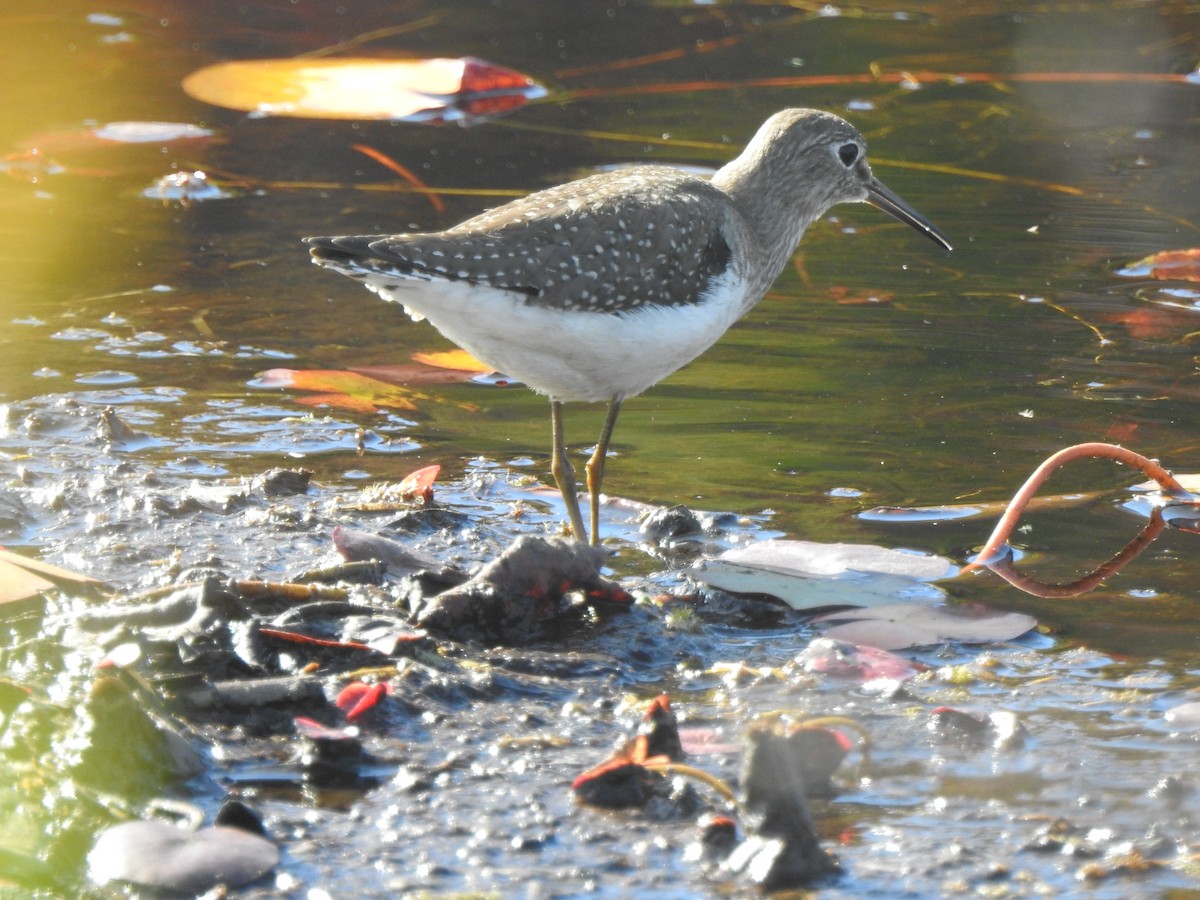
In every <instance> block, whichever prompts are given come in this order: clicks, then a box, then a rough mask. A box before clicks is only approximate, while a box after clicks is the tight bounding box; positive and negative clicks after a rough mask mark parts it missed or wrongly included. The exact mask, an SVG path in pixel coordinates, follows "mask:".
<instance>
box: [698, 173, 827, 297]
mask: <svg viewBox="0 0 1200 900" xmlns="http://www.w3.org/2000/svg"><path fill="white" fill-rule="evenodd" d="M712 183H713V185H714V186H715V187H717V188H719V189H720V190H721V191H723V192H724V193H725V194H726V195H727V196H728V197H729V198H730V200H732V201H733V204H734V206H735V207H736V208H737V210H738V211H739V212H740V213H741V214H742V216H743V218H744V219H745V221H746V223H747V224H748V225H749V226H750V228H751V229H752V230H753V232H754V239H755V243H756V244H757V246H758V250H759V251H760V252H761V253H762V254H763V257H764V260H763V261H764V263H765V265H764V266H763V267H762V268H761V269H760V273H761V275H762V277H763V278H765V280H766V281H767V284H766V286H764V287H763V290H764V291H765V290H766V289H767V287H770V284H771V283H773V282H774V281H775V279H776V277H778V275H779V273H780V272H782V271H783V267H784V266H785V265H787V262H788V260H789V259H791V257H792V254H793V253H795V252H796V246H797V245H798V244H799V243H800V238H801V237H802V236H803V234H804V230H805V229H806V228H807V227H808V226H809V225H811V224H812V223H813V222H814V221H816V220H817V219H819V218H820V217H821V215H822V214H824V212H825V209H824V208H817V207H816V206H814V205H813V204H810V203H807V202H805V200H804V198H798V197H794V196H792V195H791V194H790V192H788V191H786V190H781V187H782V185H781V184H779V183H778V179H776V178H772V177H770V175H769V172H768V171H767V167H766V166H764V165H762V163H761V158H760V157H759V156H758V155H751V154H748V153H743V154H742V155H741V156H739V157H738V158H737V159H734V160H732V161H731V162H729V163H727V164H726V165H725V166H724V167H722V168H721V169H719V170H718V171H717V173H716V174H715V175H713V178H712Z"/></svg>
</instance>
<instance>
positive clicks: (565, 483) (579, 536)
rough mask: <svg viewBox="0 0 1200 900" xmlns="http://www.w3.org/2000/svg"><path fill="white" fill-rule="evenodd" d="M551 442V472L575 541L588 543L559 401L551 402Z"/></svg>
mask: <svg viewBox="0 0 1200 900" xmlns="http://www.w3.org/2000/svg"><path fill="white" fill-rule="evenodd" d="M550 441H551V443H552V444H553V448H552V450H551V454H550V472H551V474H553V475H554V482H555V484H557V485H558V490H559V491H560V492H561V493H562V497H563V503H565V504H566V505H567V517H568V518H569V519H570V520H571V531H573V532H574V533H575V540H577V541H580V542H582V543H587V539H588V537H587V532H586V531H584V530H583V516H581V515H580V514H579V490H578V488H576V486H575V470H574V469H573V468H571V460H570V459H568V458H567V448H566V445H565V444H564V443H563V426H562V402H561V401H559V400H551V401H550Z"/></svg>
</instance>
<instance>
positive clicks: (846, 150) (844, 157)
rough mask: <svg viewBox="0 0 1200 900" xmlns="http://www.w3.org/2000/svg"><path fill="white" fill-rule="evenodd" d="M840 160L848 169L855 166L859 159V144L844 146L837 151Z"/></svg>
mask: <svg viewBox="0 0 1200 900" xmlns="http://www.w3.org/2000/svg"><path fill="white" fill-rule="evenodd" d="M837 155H838V159H840V160H841V161H842V165H843V166H845V167H846V168H847V169H848V168H850V167H851V166H852V165H854V163H855V161H856V160H857V159H858V144H842V146H840V147H838V149H837Z"/></svg>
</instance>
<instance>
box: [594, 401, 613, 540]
mask: <svg viewBox="0 0 1200 900" xmlns="http://www.w3.org/2000/svg"><path fill="white" fill-rule="evenodd" d="M620 411H621V398H620V397H613V398H612V400H610V401H609V403H608V415H607V416H605V418H604V427H603V428H602V429H601V430H600V440H599V441H597V442H596V449H595V450H594V451H592V456H591V459H589V460H588V461H587V486H588V501H589V502H590V503H591V505H592V509H591V513H592V544H599V543H600V486H601V484H603V482H604V460H605V458H606V457H607V456H608V442H609V440H610V439H611V438H612V433H613V426H615V425H616V424H617V414H618V413H619V412H620Z"/></svg>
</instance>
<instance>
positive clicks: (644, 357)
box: [364, 273, 745, 401]
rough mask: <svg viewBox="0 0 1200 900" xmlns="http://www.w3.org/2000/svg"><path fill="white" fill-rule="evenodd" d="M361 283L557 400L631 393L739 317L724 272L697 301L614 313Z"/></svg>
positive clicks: (738, 296)
mask: <svg viewBox="0 0 1200 900" xmlns="http://www.w3.org/2000/svg"><path fill="white" fill-rule="evenodd" d="M364 281H365V282H366V284H367V286H368V287H370V288H371V289H372V290H375V291H376V292H377V293H379V295H380V296H381V297H383V298H384V299H385V300H391V301H394V302H397V303H401V304H403V305H404V307H405V308H406V309H407V310H408V311H409V313H410V314H412V315H414V317H418V316H419V317H424V318H426V319H428V320H429V322H430V324H432V325H433V326H434V327H435V328H437V330H438V331H440V332H441V333H442V334H443V335H445V336H446V337H447V338H449V339H450V340H451V341H453V342H454V343H455V344H457V345H458V346H460V347H462V348H463V349H464V350H466V351H467V352H468V353H470V354H471V355H472V356H474V357H476V358H477V359H479V360H481V361H482V362H484V363H487V365H489V366H492V367H493V368H495V369H496V370H497V371H499V372H503V373H504V374H506V375H511V376H512V377H513V378H515V379H517V380H519V381H521V382H522V383H524V384H526V385H528V386H529V387H531V388H533V389H534V390H535V391H538V392H539V393H542V394H547V395H549V396H550V397H552V398H553V399H555V400H587V401H596V400H608V399H610V398H612V397H614V396H615V397H621V398H624V397H632V396H633V395H635V394H640V393H641V392H642V391H644V390H646V388H648V387H650V385H652V384H655V383H656V382H658V381H661V380H662V379H663V378H665V377H666V376H668V375H670V374H671V373H672V372H674V371H675V370H677V369H679V368H681V367H682V366H684V365H686V364H687V363H689V362H691V361H692V360H693V359H695V358H696V357H697V356H699V355H700V354H701V353H703V352H704V351H705V350H707V349H708V348H709V347H711V346H712V345H713V344H714V343H715V342H716V341H717V339H718V338H719V337H720V336H721V335H722V334H724V333H725V331H726V330H727V329H728V328H729V326H730V325H732V324H733V323H734V322H735V321H736V320H737V319H738V318H739V317H740V315H741V311H742V297H743V294H744V292H745V289H744V288H745V286H744V283H743V282H742V281H741V280H740V279H737V278H735V277H733V276H732V275H729V274H728V273H727V274H726V275H725V276H724V277H723V278H720V279H717V280H715V281H714V282H713V283H712V285H711V288H710V290H709V292H708V293H707V295H706V297H705V299H704V300H703V301H702V302H700V303H697V304H693V305H689V306H675V307H665V306H650V307H643V308H641V309H638V310H636V311H633V312H627V313H624V314H622V315H612V314H610V313H596V312H575V311H570V312H559V311H556V310H548V309H543V308H540V307H537V306H531V305H529V304H527V303H526V302H524V298H523V297H522V296H520V295H518V294H512V293H509V292H507V291H499V290H494V289H490V288H483V287H480V286H478V285H471V284H467V283H465V282H456V281H449V282H428V281H411V282H409V281H406V282H402V283H400V284H399V285H397V284H396V279H395V278H394V277H392V278H390V279H388V286H387V287H386V288H384V287H381V286H376V285H372V284H371V279H369V278H368V279H364Z"/></svg>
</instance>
